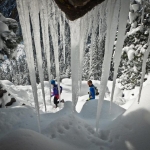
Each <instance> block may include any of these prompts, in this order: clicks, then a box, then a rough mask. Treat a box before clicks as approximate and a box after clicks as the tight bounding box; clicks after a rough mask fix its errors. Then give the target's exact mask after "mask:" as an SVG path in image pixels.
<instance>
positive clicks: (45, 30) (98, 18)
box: [16, 0, 150, 132]
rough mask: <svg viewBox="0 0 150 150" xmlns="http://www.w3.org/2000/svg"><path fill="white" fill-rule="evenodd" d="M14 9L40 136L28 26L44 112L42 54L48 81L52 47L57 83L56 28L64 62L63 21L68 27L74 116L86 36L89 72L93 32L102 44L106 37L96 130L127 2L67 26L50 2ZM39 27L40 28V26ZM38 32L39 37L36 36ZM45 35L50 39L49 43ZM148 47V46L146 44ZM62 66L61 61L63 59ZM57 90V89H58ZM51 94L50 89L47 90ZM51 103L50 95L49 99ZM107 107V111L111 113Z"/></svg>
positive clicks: (107, 5) (114, 0)
mask: <svg viewBox="0 0 150 150" xmlns="http://www.w3.org/2000/svg"><path fill="white" fill-rule="evenodd" d="M16 1H17V9H18V13H19V19H20V24H21V28H22V33H23V39H24V45H25V52H26V57H27V64H28V68H29V74H30V80H31V85H32V90H33V96H34V101H35V108H36V111H37V116H38V117H37V118H38V119H37V120H38V127H39V132H40V114H39V102H38V95H37V86H36V78H35V67H34V59H33V58H34V57H33V47H32V36H31V26H30V23H31V24H32V32H33V35H34V43H35V50H36V54H37V56H36V57H37V60H38V70H39V77H40V82H41V87H42V94H43V100H44V105H45V111H47V109H46V101H45V92H44V76H43V68H42V62H43V61H42V55H41V54H42V51H43V50H44V52H45V55H46V59H47V68H48V75H49V80H51V72H50V70H51V63H50V55H51V54H50V42H52V44H53V47H54V55H55V66H56V76H57V81H58V85H59V84H60V83H59V57H58V56H59V51H58V49H59V44H58V24H60V36H61V40H62V43H63V50H64V52H63V53H64V58H65V21H67V22H68V23H69V25H70V31H71V73H72V110H73V112H75V106H76V104H77V100H78V93H79V91H80V88H81V81H82V64H83V56H84V50H85V47H86V41H87V36H88V35H90V33H91V32H92V37H91V51H90V69H91V63H92V51H93V46H92V44H93V41H94V38H95V36H96V29H97V27H98V26H99V33H100V34H99V39H100V40H102V39H103V38H104V37H105V36H106V42H105V56H104V61H103V67H102V71H103V72H102V76H101V83H100V87H99V91H100V95H99V100H98V105H97V116H96V130H97V131H98V129H99V121H100V113H101V108H102V104H103V100H104V94H105V89H106V86H107V81H108V76H109V70H110V63H111V57H112V53H113V45H114V41H115V37H116V31H117V30H118V35H117V37H118V38H117V39H118V40H117V44H116V50H115V56H114V77H113V78H114V79H113V88H112V94H111V103H112V101H113V94H114V89H115V84H116V78H117V72H118V67H119V64H120V60H121V53H122V48H123V44H124V36H125V31H126V24H127V19H128V15H129V6H130V0H111V1H110V0H106V1H105V2H103V3H102V4H101V5H99V6H97V7H96V8H95V9H93V10H92V11H91V12H89V13H87V14H86V15H85V16H84V17H82V18H80V19H78V20H76V21H74V22H70V21H68V20H67V19H66V18H65V15H64V14H63V13H62V12H61V11H60V10H59V9H58V7H57V6H56V4H55V3H54V2H53V1H52V0H32V1H30V0H16ZM40 23H41V26H40ZM40 30H41V31H42V33H41V32H40ZM49 35H51V37H52V41H50V38H49ZM41 39H42V41H43V48H42V46H41ZM148 44H149V43H148ZM149 50H150V47H148V50H147V51H146V53H145V55H144V61H143V75H142V79H141V87H140V94H139V99H140V95H141V90H142V85H143V80H144V76H145V66H146V60H147V57H148V54H149ZM64 62H65V59H64ZM58 87H59V86H58ZM49 89H50V93H51V85H50V86H49ZM50 101H51V95H50ZM111 103H110V109H111Z"/></svg>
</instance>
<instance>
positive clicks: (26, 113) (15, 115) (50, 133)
mask: <svg viewBox="0 0 150 150" xmlns="http://www.w3.org/2000/svg"><path fill="white" fill-rule="evenodd" d="M1 83H2V84H3V85H5V87H7V89H9V88H8V87H13V88H14V91H15V92H16V95H17V97H18V98H19V97H21V95H20V96H18V95H19V94H20V91H19V90H18V91H17V90H16V89H17V88H20V90H21V91H24V92H25V91H26V90H27V89H29V86H27V87H26V86H17V87H15V86H14V85H13V84H12V83H11V82H9V81H1ZM44 83H45V87H46V88H47V91H49V87H48V86H49V83H48V82H44ZM71 83H72V81H71V80H70V79H64V80H62V83H61V85H62V86H63V87H64V90H63V93H62V97H63V96H66V93H67V92H68V93H70V97H66V100H67V99H68V100H69V99H70V100H71ZM96 83H97V84H98V83H99V82H98V81H94V84H96ZM149 83H150V82H149V80H148V81H147V83H146V84H145V85H144V89H143V91H142V97H141V103H140V104H137V101H136V99H137V96H138V88H137V89H135V90H132V91H126V92H125V91H124V94H125V97H124V98H125V99H126V98H128V103H126V104H125V105H126V108H127V111H126V110H125V109H123V108H121V107H119V106H118V105H116V104H114V103H112V110H113V111H112V114H109V111H108V110H109V105H110V103H109V101H104V103H103V106H102V111H101V117H100V126H99V127H100V131H99V132H98V133H97V134H96V132H95V117H96V113H97V103H98V100H92V101H89V102H85V104H84V105H83V107H82V109H81V111H80V112H79V113H75V114H72V104H71V102H70V101H66V102H65V104H64V107H63V108H62V109H61V110H60V111H53V112H52V111H51V113H50V112H47V113H45V112H44V111H43V112H41V114H40V118H41V119H40V124H41V132H42V134H39V133H37V132H38V126H37V122H36V121H37V120H36V111H35V109H34V108H33V107H30V106H29V105H28V104H26V105H25V106H19V105H20V104H21V102H20V104H19V103H18V106H17V105H13V106H11V107H8V108H3V109H0V118H1V120H0V135H1V136H0V149H6V150H7V149H10V146H11V149H12V148H13V149H15V150H16V149H28V150H33V148H35V149H37V150H41V149H48V148H52V149H56V150H59V149H62V148H64V149H66V150H67V149H76V150H81V149H87V150H98V149H99V148H100V147H103V148H104V149H107V150H110V147H111V149H112V150H119V149H126V147H134V148H135V150H139V148H141V147H142V146H143V149H144V148H145V149H146V148H148V147H149V146H150V145H149V142H148V141H149V140H148V139H149V135H150V134H149V132H150V131H149V124H150V118H149V113H150V111H149V107H150V106H149V103H148V100H149V88H150V84H149ZM85 86H86V81H82V98H84V97H85V96H86V95H84V94H85V93H86V92H87V90H88V87H87V88H86V89H85ZM111 86H112V82H110V83H109V84H108V88H109V89H111ZM37 87H38V93H39V90H41V86H40V84H39V85H38V86H37ZM10 89H11V88H10ZM30 89H31V87H30ZM69 90H70V91H69ZM10 91H11V90H10ZM14 91H13V92H14ZM118 91H119V90H118ZM13 92H12V93H13ZM45 93H46V92H45ZM133 93H134V94H135V95H134V96H129V95H132V94H133ZM28 94H29V93H28ZM118 94H120V95H121V93H119V92H118ZM118 94H117V95H118ZM40 95H41V97H42V93H41V94H40ZM47 95H48V94H46V97H47ZM14 96H15V95H14ZM129 97H130V98H129ZM132 98H133V99H132ZM32 99H33V98H32ZM17 101H21V100H20V99H17ZM84 101H85V100H84ZM133 101H134V102H133ZM79 102H80V100H78V103H79ZM129 103H130V105H129ZM131 103H132V104H131ZM125 105H124V106H125ZM127 105H128V106H127ZM77 106H78V105H77ZM48 108H49V107H48ZM51 109H52V108H51ZM78 109H79V108H78ZM54 112H55V113H54ZM124 112H125V113H124ZM143 116H144V117H143ZM126 133H127V134H126ZM139 141H142V142H139ZM129 149H131V148H129Z"/></svg>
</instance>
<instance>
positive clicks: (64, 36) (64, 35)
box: [63, 14, 66, 64]
mask: <svg viewBox="0 0 150 150" xmlns="http://www.w3.org/2000/svg"><path fill="white" fill-rule="evenodd" d="M65 32H66V21H65V14H63V50H64V64H66V42H65V39H66V34H65Z"/></svg>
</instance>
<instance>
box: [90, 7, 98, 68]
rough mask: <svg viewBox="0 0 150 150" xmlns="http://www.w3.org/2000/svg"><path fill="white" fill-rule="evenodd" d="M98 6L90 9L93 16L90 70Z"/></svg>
mask: <svg viewBox="0 0 150 150" xmlns="http://www.w3.org/2000/svg"><path fill="white" fill-rule="evenodd" d="M98 8H99V7H96V8H95V10H93V11H92V14H93V15H92V16H93V22H92V37H91V48H90V69H89V70H90V71H91V67H92V58H93V52H94V45H95V39H96V36H97V35H96V34H97V33H96V30H97V27H98V23H97V22H98V18H99V17H98Z"/></svg>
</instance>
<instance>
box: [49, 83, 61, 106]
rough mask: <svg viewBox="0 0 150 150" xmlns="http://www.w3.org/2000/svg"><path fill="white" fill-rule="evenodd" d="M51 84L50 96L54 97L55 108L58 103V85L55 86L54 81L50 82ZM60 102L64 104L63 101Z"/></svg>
mask: <svg viewBox="0 0 150 150" xmlns="http://www.w3.org/2000/svg"><path fill="white" fill-rule="evenodd" d="M51 84H52V85H53V92H52V95H51V97H52V96H54V104H55V106H56V108H57V107H58V103H59V101H58V100H59V97H60V96H59V92H58V85H57V84H56V82H55V80H51ZM61 93H62V87H61V86H60V94H61ZM60 102H64V100H61V101H60Z"/></svg>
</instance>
